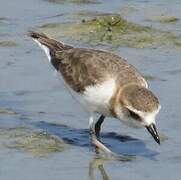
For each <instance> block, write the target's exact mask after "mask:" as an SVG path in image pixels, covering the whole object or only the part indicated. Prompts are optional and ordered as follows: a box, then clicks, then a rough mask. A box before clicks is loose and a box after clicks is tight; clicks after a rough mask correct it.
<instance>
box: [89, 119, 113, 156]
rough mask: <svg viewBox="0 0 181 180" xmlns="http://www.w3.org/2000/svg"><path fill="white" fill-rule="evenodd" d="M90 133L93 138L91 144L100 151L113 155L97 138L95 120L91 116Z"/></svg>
mask: <svg viewBox="0 0 181 180" xmlns="http://www.w3.org/2000/svg"><path fill="white" fill-rule="evenodd" d="M89 133H90V137H91V143H92V144H93V145H94V146H95V147H97V148H98V149H99V150H102V151H103V152H105V153H108V154H113V153H112V152H111V150H109V149H108V148H107V147H106V146H105V145H104V144H102V143H101V142H100V141H99V140H98V139H97V137H96V134H95V131H94V120H93V117H92V116H91V117H90V119H89Z"/></svg>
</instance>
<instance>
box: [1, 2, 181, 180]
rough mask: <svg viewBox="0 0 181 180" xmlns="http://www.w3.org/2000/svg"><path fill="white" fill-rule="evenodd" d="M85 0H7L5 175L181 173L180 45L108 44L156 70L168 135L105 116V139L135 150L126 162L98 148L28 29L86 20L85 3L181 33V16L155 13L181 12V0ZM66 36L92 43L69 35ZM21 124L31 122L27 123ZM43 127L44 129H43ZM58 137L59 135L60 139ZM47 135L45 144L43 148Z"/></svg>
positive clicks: (124, 150) (161, 121) (153, 81)
mask: <svg viewBox="0 0 181 180" xmlns="http://www.w3.org/2000/svg"><path fill="white" fill-rule="evenodd" d="M85 2H86V1H84V3H75V2H73V1H67V2H66V1H64V2H63V3H54V1H48V0H47V1H46V0H14V1H11V2H10V1H1V3H0V4H1V6H0V54H1V58H0V59H1V61H0V84H1V88H0V130H1V132H0V165H1V166H0V179H2V180H10V179H15V180H16V179H17V180H21V179H27V180H30V179H43V180H49V179H52V180H56V179H57V180H58V179H59V180H60V179H62V180H63V179H67V180H68V179H104V180H108V179H110V180H117V179H124V180H126V179H129V180H131V179H134V180H135V179H146V178H147V179H154V180H160V179H165V180H169V179H174V180H177V179H180V175H181V173H180V168H181V151H180V146H181V140H180V127H181V113H180V103H181V96H180V92H181V85H180V78H181V73H180V72H181V64H180V57H181V52H180V50H175V49H174V48H169V49H168V48H162V47H158V48H142V49H138V48H137V49H136V48H127V47H116V48H114V47H112V46H111V45H110V46H109V45H108V46H106V47H105V46H103V47H101V48H105V49H108V50H110V49H113V50H114V52H115V53H117V54H119V55H121V56H122V57H124V58H126V59H128V61H129V62H130V63H131V64H133V65H135V66H136V67H137V68H138V69H139V70H140V71H141V72H142V74H144V75H145V76H146V77H147V78H148V80H149V84H150V88H151V89H152V90H153V91H154V92H155V94H156V95H157V96H158V97H159V99H160V102H161V105H162V109H161V111H160V113H159V115H158V117H157V124H158V129H159V131H160V132H161V134H162V136H163V139H165V140H164V141H163V142H162V143H161V146H158V145H157V144H156V143H155V142H154V141H153V139H152V138H151V137H150V135H149V134H148V133H147V132H146V131H145V130H144V129H138V130H137V129H131V128H128V127H125V126H124V125H122V124H120V122H119V121H117V120H115V119H107V121H105V123H104V125H103V129H102V136H101V138H102V140H103V142H105V143H106V145H107V146H109V147H110V148H111V149H112V150H113V151H114V152H117V153H118V154H127V155H132V156H133V157H134V158H133V159H132V160H131V161H128V162H123V161H119V160H115V159H106V158H105V157H104V156H98V157H97V156H96V154H95V152H94V148H93V147H91V146H90V144H89V137H88V132H87V130H86V128H87V126H88V120H87V115H86V113H85V112H84V111H83V110H82V109H81V107H79V105H77V103H76V102H75V101H74V100H73V99H72V97H71V96H70V95H69V94H68V92H67V90H66V89H65V88H64V86H63V83H62V82H61V81H60V80H59V79H58V78H57V77H56V76H55V75H54V70H53V68H51V66H50V65H49V63H48V61H47V59H46V57H45V55H44V53H43V52H42V51H41V50H40V49H39V48H38V47H37V46H36V44H34V42H32V41H31V40H30V39H29V38H28V37H27V36H26V33H27V31H28V30H30V29H33V28H35V27H37V26H40V25H43V24H46V23H57V22H70V21H71V22H72V21H78V20H80V17H77V16H74V15H75V14H76V13H79V12H82V11H84V12H86V11H88V13H90V11H93V12H95V11H99V12H102V13H118V12H119V13H121V14H122V15H123V16H124V17H125V18H126V19H127V20H129V21H132V22H135V23H139V24H141V25H149V26H152V27H155V28H161V29H163V30H171V31H173V32H175V33H177V34H178V35H180V33H181V31H180V29H181V21H180V20H179V21H176V22H172V23H160V22H157V21H156V22H155V21H148V20H147V19H148V17H155V16H159V15H161V14H165V15H167V16H175V17H177V18H179V19H181V11H180V10H181V2H180V1H179V0H173V1H168V0H159V1H153V0H146V1H145V0H144V1H143V0H136V1H124V0H114V1H103V0H99V1H98V3H95V1H94V3H90V1H89V2H88V4H86V3H85ZM153 9H154V11H153ZM63 41H65V42H67V43H69V44H72V45H75V46H86V47H89V44H84V43H82V42H79V41H77V42H76V41H71V40H70V39H69V38H67V37H65V38H63ZM98 48H99V47H98ZM20 127H24V128H23V131H22V130H21V128H20ZM37 132H38V133H43V136H40V135H38V136H36V133H37ZM34 133H35V134H34ZM44 134H45V135H44ZM33 138H34V139H33ZM57 138H58V143H54V142H57V141H56V140H57ZM44 140H45V141H44ZM49 140H51V141H49ZM50 142H51V143H52V142H53V145H52V144H49V143H50ZM42 143H44V144H43V147H44V148H45V151H43V150H42V152H41V153H40V151H41V149H39V147H42ZM27 145H28V146H27ZM44 145H46V146H44ZM60 146H61V148H59V147H60ZM35 150H38V154H37V151H35Z"/></svg>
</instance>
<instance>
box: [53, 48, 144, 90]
mask: <svg viewBox="0 0 181 180" xmlns="http://www.w3.org/2000/svg"><path fill="white" fill-rule="evenodd" d="M54 58H55V60H56V62H59V63H60V64H59V66H58V70H59V71H60V72H61V74H62V76H63V78H64V79H65V81H66V82H67V83H68V84H69V85H70V86H71V87H72V88H73V89H74V90H75V91H76V92H82V91H84V90H85V87H86V86H90V85H94V84H96V83H101V82H103V81H105V80H107V79H108V78H109V77H114V78H115V79H116V80H117V82H118V83H119V84H120V85H124V83H129V82H134V83H142V82H143V80H144V79H143V77H142V76H141V75H140V74H139V73H138V72H137V70H136V69H135V68H134V67H133V66H132V65H130V64H128V63H127V62H126V61H125V60H123V59H122V58H120V57H119V56H117V55H114V54H112V53H108V52H105V51H99V50H93V49H83V48H73V49H69V50H64V51H59V52H56V54H55V57H54Z"/></svg>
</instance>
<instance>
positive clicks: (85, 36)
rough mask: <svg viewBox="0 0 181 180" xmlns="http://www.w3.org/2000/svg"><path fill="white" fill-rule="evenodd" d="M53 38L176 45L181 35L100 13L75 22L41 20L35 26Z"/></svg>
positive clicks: (135, 45) (137, 45) (141, 45)
mask: <svg viewBox="0 0 181 180" xmlns="http://www.w3.org/2000/svg"><path fill="white" fill-rule="evenodd" d="M37 30H38V31H41V32H44V33H47V34H48V35H50V36H52V37H54V38H60V39H61V38H64V37H68V38H70V39H72V40H76V41H81V42H83V43H88V44H90V45H92V46H96V45H99V44H111V45H116V46H126V47H131V48H146V47H150V48H157V47H174V48H180V44H179V43H180V42H181V38H180V37H178V36H177V35H176V34H175V33H174V32H172V31H165V30H161V29H156V28H152V27H149V26H142V25H139V24H136V23H133V22H129V21H127V20H125V19H124V18H122V17H121V16H120V15H100V16H96V17H94V18H91V19H82V21H79V22H76V23H75V22H73V23H72V22H70V23H62V24H60V23H52V24H44V25H42V26H40V27H38V28H37Z"/></svg>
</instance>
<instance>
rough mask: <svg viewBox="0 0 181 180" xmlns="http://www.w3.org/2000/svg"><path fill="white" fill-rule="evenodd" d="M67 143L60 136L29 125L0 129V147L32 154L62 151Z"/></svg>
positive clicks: (40, 154)
mask: <svg viewBox="0 0 181 180" xmlns="http://www.w3.org/2000/svg"><path fill="white" fill-rule="evenodd" d="M67 146H68V145H67V144H65V143H64V142H63V140H61V139H60V138H58V137H56V136H53V135H50V134H48V133H46V132H43V131H41V130H38V129H35V128H33V127H29V126H25V125H23V126H17V127H14V128H8V129H4V128H1V129H0V147H1V148H2V147H6V148H9V149H16V150H20V151H24V152H27V153H30V154H32V155H34V156H41V157H42V156H47V155H48V154H50V153H55V152H62V151H64V150H65V149H66V147H67Z"/></svg>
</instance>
